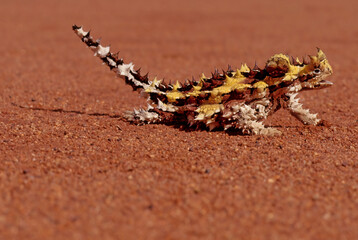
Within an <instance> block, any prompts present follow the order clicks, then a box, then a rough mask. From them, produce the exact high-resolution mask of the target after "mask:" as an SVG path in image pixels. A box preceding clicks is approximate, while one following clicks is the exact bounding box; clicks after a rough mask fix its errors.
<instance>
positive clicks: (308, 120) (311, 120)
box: [285, 93, 321, 125]
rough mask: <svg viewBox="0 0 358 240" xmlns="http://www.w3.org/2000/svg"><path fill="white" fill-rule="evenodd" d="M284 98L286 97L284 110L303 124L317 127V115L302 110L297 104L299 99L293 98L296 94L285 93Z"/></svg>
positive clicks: (300, 105)
mask: <svg viewBox="0 0 358 240" xmlns="http://www.w3.org/2000/svg"><path fill="white" fill-rule="evenodd" d="M286 96H288V101H287V105H286V106H285V108H287V109H288V110H289V111H290V113H291V114H292V115H293V116H294V117H295V118H297V119H298V120H300V121H301V122H302V123H303V124H306V125H317V124H318V123H319V122H320V121H321V120H320V119H319V118H317V113H316V114H312V113H310V111H309V110H308V109H304V108H302V104H301V103H300V102H299V99H298V98H295V97H296V96H297V93H287V94H286Z"/></svg>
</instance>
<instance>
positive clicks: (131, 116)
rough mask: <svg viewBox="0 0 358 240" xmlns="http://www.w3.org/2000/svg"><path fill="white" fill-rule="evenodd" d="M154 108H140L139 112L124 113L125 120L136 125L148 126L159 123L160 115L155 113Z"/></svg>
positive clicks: (135, 110)
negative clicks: (148, 124)
mask: <svg viewBox="0 0 358 240" xmlns="http://www.w3.org/2000/svg"><path fill="white" fill-rule="evenodd" d="M153 110H154V108H153V107H152V106H150V105H148V108H147V109H143V108H140V109H139V110H137V109H134V110H133V111H127V112H125V113H124V118H125V119H127V120H128V121H129V122H132V123H134V124H138V125H141V124H147V123H158V122H160V121H161V117H160V115H159V114H158V113H157V112H155V111H153Z"/></svg>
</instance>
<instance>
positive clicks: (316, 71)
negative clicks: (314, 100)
mask: <svg viewBox="0 0 358 240" xmlns="http://www.w3.org/2000/svg"><path fill="white" fill-rule="evenodd" d="M313 73H314V74H316V75H317V74H320V73H321V69H319V68H316V69H315V70H313Z"/></svg>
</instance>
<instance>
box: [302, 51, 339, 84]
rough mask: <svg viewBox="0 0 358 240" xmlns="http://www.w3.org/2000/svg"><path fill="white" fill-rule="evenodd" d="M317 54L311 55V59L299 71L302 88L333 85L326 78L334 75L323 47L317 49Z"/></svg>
mask: <svg viewBox="0 0 358 240" xmlns="http://www.w3.org/2000/svg"><path fill="white" fill-rule="evenodd" d="M317 50H318V52H317V56H309V57H310V61H309V62H308V63H307V64H303V66H302V68H301V70H300V71H299V74H298V76H299V80H300V83H301V87H302V90H309V89H322V88H326V87H330V86H332V85H333V83H332V82H330V81H327V80H326V78H327V77H329V76H330V75H332V73H333V71H332V67H331V65H330V64H329V63H328V60H327V58H326V55H325V54H324V53H323V51H322V50H321V49H319V48H318V49H317Z"/></svg>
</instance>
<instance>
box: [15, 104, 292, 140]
mask: <svg viewBox="0 0 358 240" xmlns="http://www.w3.org/2000/svg"><path fill="white" fill-rule="evenodd" d="M11 105H13V106H15V107H18V108H22V109H28V110H35V111H45V112H59V113H73V114H79V115H87V116H100V117H109V118H116V119H119V120H120V121H123V122H128V123H130V124H134V123H132V122H130V121H128V120H127V119H126V118H125V117H123V116H122V115H120V114H110V113H98V112H94V113H88V112H85V111H80V110H66V109H63V108H45V107H32V106H24V105H20V104H17V103H14V102H12V103H11ZM156 124H157V125H166V126H170V127H174V128H176V129H178V130H179V131H184V132H197V131H202V132H223V131H224V132H225V133H227V134H228V135H230V136H247V134H245V133H243V132H242V131H241V130H240V129H234V128H230V129H227V130H224V129H223V128H216V129H213V130H210V129H208V128H207V127H206V126H205V125H197V126H189V125H187V124H186V123H185V122H181V121H178V122H176V121H175V122H165V123H156ZM271 127H275V128H279V127H282V126H281V125H275V126H271ZM289 127H292V128H294V126H289Z"/></svg>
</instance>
